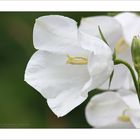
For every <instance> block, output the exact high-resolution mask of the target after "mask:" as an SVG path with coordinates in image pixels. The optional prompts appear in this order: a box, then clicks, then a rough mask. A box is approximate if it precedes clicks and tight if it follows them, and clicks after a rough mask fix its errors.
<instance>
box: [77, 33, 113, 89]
mask: <svg viewBox="0 0 140 140" xmlns="http://www.w3.org/2000/svg"><path fill="white" fill-rule="evenodd" d="M79 37H80V43H81V46H82V47H83V48H84V49H87V50H89V51H91V54H90V56H89V59H88V61H89V62H88V70H89V73H90V76H91V78H90V80H89V81H88V83H87V84H86V85H85V88H86V89H88V90H89V91H90V90H91V89H94V88H98V87H99V86H101V84H103V83H104V82H105V81H106V80H107V79H108V78H109V76H110V75H111V73H112V70H113V61H112V51H111V49H110V48H109V46H108V45H107V44H105V43H104V42H103V41H102V40H101V39H99V38H96V37H92V36H90V35H87V34H85V33H83V32H79ZM87 87H89V88H87Z"/></svg>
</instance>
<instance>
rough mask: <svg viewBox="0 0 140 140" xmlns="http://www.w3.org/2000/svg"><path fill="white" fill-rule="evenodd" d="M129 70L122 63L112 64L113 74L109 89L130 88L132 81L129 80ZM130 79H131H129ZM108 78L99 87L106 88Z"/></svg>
mask: <svg viewBox="0 0 140 140" xmlns="http://www.w3.org/2000/svg"><path fill="white" fill-rule="evenodd" d="M129 78H130V73H129V70H128V69H127V68H126V67H125V66H124V65H115V66H114V75H113V78H112V81H111V85H110V89H112V90H116V89H122V88H124V89H132V86H133V82H131V81H130V79H129ZM131 80H132V79H131ZM108 87H109V79H108V80H107V81H106V82H105V83H104V84H103V85H102V86H101V87H100V88H101V89H108Z"/></svg>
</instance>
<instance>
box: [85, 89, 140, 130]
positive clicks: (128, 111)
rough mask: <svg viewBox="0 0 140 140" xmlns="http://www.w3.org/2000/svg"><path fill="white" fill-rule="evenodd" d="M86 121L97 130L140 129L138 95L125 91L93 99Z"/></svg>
mask: <svg viewBox="0 0 140 140" xmlns="http://www.w3.org/2000/svg"><path fill="white" fill-rule="evenodd" d="M85 114H86V119H87V121H88V123H89V124H90V125H91V126H93V127H95V128H140V105H139V101H138V97H137V94H136V93H133V92H131V91H127V90H123V91H117V92H104V93H101V94H99V95H96V96H94V97H92V99H91V100H90V102H89V103H88V105H87V107H86V111H85Z"/></svg>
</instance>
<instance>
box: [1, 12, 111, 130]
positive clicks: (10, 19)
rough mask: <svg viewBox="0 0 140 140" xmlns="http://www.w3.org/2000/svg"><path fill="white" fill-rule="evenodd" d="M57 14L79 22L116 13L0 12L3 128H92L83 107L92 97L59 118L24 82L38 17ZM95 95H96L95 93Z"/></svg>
mask: <svg viewBox="0 0 140 140" xmlns="http://www.w3.org/2000/svg"><path fill="white" fill-rule="evenodd" d="M50 14H58V15H64V16H68V17H71V18H73V19H75V20H76V21H77V22H78V23H79V21H80V19H81V18H82V17H87V16H95V15H113V14H114V13H107V12H98V13H97V12H15V13H14V12H10V13H8V12H5V13H2V12H1V13H0V19H1V22H0V128H89V127H90V126H89V125H88V124H87V122H86V120H85V115H84V110H85V106H86V104H87V102H88V100H89V98H90V97H89V98H88V100H86V102H84V103H83V104H82V105H80V106H78V107H77V108H76V109H74V110H73V111H72V112H70V113H69V114H68V115H66V116H64V117H62V118H57V117H56V116H55V115H54V114H53V113H52V111H51V110H50V109H49V107H48V105H47V103H46V100H45V99H44V98H43V97H42V96H41V94H39V93H38V92H37V91H36V90H35V89H33V88H32V87H30V86H29V85H27V84H26V83H25V82H24V71H25V68H26V64H27V62H28V61H29V59H30V57H31V56H32V54H33V53H34V52H35V51H36V50H35V49H34V47H33V42H32V30H33V26H34V22H35V19H36V18H38V17H39V16H44V15H50ZM92 95H93V94H92Z"/></svg>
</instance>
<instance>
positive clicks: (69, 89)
mask: <svg viewBox="0 0 140 140" xmlns="http://www.w3.org/2000/svg"><path fill="white" fill-rule="evenodd" d="M33 43H34V47H35V48H36V49H37V51H36V52H35V53H34V55H33V56H32V57H31V59H30V61H29V63H28V65H27V68H26V71H25V81H26V82H27V83H28V84H29V85H31V86H32V87H33V88H35V89H36V90H37V91H39V92H40V93H41V95H42V96H43V97H44V98H46V99H47V103H48V105H49V107H50V108H51V110H52V111H53V112H54V113H55V114H56V115H57V116H58V117H61V116H64V115H66V114H67V113H69V112H70V111H71V110H72V109H74V108H75V107H76V106H78V105H79V104H81V103H82V102H83V101H85V99H86V98H87V97H88V92H89V91H90V90H93V89H95V88H97V87H99V86H100V85H101V84H103V82H105V81H106V80H107V79H108V78H109V76H110V74H111V73H112V70H113V61H112V51H111V49H110V48H109V46H108V45H107V44H105V43H104V42H103V41H102V40H101V39H99V38H96V37H94V36H91V35H89V34H86V33H85V32H84V31H83V30H82V29H79V28H78V27H77V22H76V21H74V20H73V19H70V18H68V17H64V16H58V15H50V16H43V17H40V18H38V19H36V22H35V25H34V30H33Z"/></svg>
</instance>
